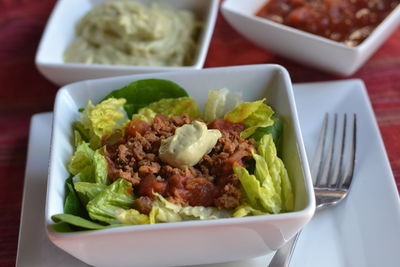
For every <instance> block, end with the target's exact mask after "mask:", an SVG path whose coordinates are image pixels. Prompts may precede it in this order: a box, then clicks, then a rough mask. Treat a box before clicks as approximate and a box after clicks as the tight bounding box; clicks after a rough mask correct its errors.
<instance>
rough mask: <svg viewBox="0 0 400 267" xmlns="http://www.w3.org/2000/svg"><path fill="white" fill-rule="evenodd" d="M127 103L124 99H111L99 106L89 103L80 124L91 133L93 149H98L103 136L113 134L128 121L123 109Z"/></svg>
mask: <svg viewBox="0 0 400 267" xmlns="http://www.w3.org/2000/svg"><path fill="white" fill-rule="evenodd" d="M125 102H126V100H125V99H123V98H121V99H116V98H109V99H106V100H104V101H102V102H100V103H99V104H97V105H93V104H92V102H91V101H90V100H89V101H88V103H87V105H86V107H85V109H84V111H83V113H82V115H81V119H80V122H81V123H82V125H83V126H84V127H85V129H87V130H88V132H89V136H90V145H91V147H92V148H98V147H99V146H100V139H101V137H102V136H103V135H105V134H111V133H112V131H113V130H115V129H117V128H120V127H121V126H122V125H123V124H124V123H125V122H126V121H127V120H128V117H127V115H126V112H125V111H124V109H123V105H124V104H125Z"/></svg>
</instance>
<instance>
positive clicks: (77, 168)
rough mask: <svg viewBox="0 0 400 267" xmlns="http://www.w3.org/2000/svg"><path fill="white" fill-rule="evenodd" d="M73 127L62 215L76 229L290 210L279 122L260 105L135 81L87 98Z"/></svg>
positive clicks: (57, 217)
mask: <svg viewBox="0 0 400 267" xmlns="http://www.w3.org/2000/svg"><path fill="white" fill-rule="evenodd" d="M201 110H202V111H201ZM70 126H71V131H72V136H73V147H74V151H73V155H72V156H71V158H70V160H69V162H68V163H67V170H68V172H69V175H70V177H69V178H68V179H67V180H66V182H65V183H66V185H65V188H66V193H65V202H64V213H60V214H53V215H52V219H53V221H54V222H56V223H59V224H62V225H64V226H65V225H67V226H68V227H69V228H70V230H72V231H79V230H89V229H92V230H94V229H103V228H113V227H118V226H124V225H141V224H155V223H166V222H179V221H188V220H210V219H219V218H231V217H235V218H238V217H245V216H256V215H266V214H278V213H286V212H290V211H293V210H294V193H293V188H292V184H291V179H289V175H288V172H287V170H286V168H285V165H284V163H283V161H282V160H281V159H280V157H279V154H280V151H279V148H280V139H281V138H280V137H281V133H282V123H281V120H280V118H279V114H277V113H276V112H274V110H273V108H272V107H271V106H269V105H268V104H266V99H265V98H262V99H259V100H257V101H248V102H246V101H244V100H243V98H242V96H241V95H240V94H239V93H237V92H233V91H230V90H229V89H227V88H221V89H217V90H210V91H209V92H208V97H207V99H206V101H205V104H204V107H203V108H202V109H200V107H199V106H198V104H197V102H196V100H195V99H194V98H192V97H191V96H190V95H189V94H188V93H187V91H186V90H185V89H184V88H182V87H181V86H180V85H178V84H177V83H175V82H173V81H170V80H167V79H141V80H137V81H134V82H131V83H130V84H128V85H126V86H125V87H123V88H121V89H117V90H114V91H112V92H110V93H109V94H108V95H106V96H105V97H104V98H103V99H102V100H100V101H99V102H98V103H92V101H91V100H89V101H88V102H87V104H86V106H85V107H84V108H81V109H80V115H79V117H78V118H77V120H75V121H74V122H73V123H72V125H70Z"/></svg>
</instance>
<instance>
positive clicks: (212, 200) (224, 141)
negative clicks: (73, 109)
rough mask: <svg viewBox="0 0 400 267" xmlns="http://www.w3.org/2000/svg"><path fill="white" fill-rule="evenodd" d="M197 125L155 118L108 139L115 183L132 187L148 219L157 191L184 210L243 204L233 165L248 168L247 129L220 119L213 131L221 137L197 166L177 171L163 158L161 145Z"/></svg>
mask: <svg viewBox="0 0 400 267" xmlns="http://www.w3.org/2000/svg"><path fill="white" fill-rule="evenodd" d="M191 122H192V120H191V119H190V118H189V117H188V116H186V115H183V116H175V117H172V118H167V117H165V116H163V115H156V116H155V118H154V119H153V122H152V124H151V125H150V124H148V123H146V122H145V121H142V120H133V121H131V122H130V123H129V124H128V125H127V126H126V129H125V134H124V135H122V133H121V132H116V133H113V134H112V135H110V136H105V137H103V139H102V143H103V145H104V146H105V156H106V160H107V164H108V177H109V179H110V180H111V181H115V180H116V179H118V178H123V179H126V180H128V181H130V182H131V183H132V184H133V190H134V191H135V193H136V194H137V195H138V196H140V197H139V198H138V199H137V200H136V201H135V204H134V205H135V208H136V209H138V210H139V211H140V212H142V213H145V214H148V212H149V211H150V210H151V199H154V198H155V196H154V194H153V192H156V193H158V194H161V195H162V196H164V197H165V198H166V199H168V200H169V201H171V202H172V203H175V204H178V205H182V206H187V205H190V206H205V207H218V208H228V209H232V208H235V207H237V206H238V205H240V204H241V203H242V202H243V196H242V194H241V190H240V182H239V179H238V177H237V176H236V175H235V174H234V172H233V168H232V166H233V165H235V164H237V165H240V166H246V164H247V163H246V161H248V160H249V159H251V151H252V150H253V149H254V146H253V143H252V141H251V140H245V139H242V138H241V137H240V132H241V131H242V130H243V129H244V126H243V125H242V124H240V123H231V122H229V121H226V120H222V119H219V120H215V121H213V122H212V123H210V124H209V125H208V127H209V128H213V129H218V130H220V131H221V134H222V136H221V137H220V138H219V140H218V142H217V144H216V145H215V146H214V148H213V149H212V151H211V152H210V153H209V154H206V155H204V156H203V158H202V159H201V160H200V161H199V162H198V163H197V164H196V165H195V166H193V167H188V168H185V169H179V168H175V167H173V166H171V165H169V164H167V163H165V162H163V161H161V160H160V158H159V157H158V150H159V148H160V144H161V140H163V139H165V138H168V137H170V136H171V135H173V134H174V133H175V129H176V128H177V127H180V126H182V125H184V124H188V123H191Z"/></svg>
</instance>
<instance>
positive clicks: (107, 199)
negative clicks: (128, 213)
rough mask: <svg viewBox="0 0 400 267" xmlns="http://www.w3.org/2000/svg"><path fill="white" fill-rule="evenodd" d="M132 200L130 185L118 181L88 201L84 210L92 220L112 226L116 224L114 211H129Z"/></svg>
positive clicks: (122, 180)
mask: <svg viewBox="0 0 400 267" xmlns="http://www.w3.org/2000/svg"><path fill="white" fill-rule="evenodd" d="M133 200H134V198H133V193H132V184H131V183H130V182H128V181H127V180H124V179H118V180H116V181H115V182H113V183H112V184H111V185H109V186H107V188H106V189H105V190H104V191H102V192H100V193H99V194H97V195H96V197H95V198H93V199H92V200H90V201H89V203H88V204H87V205H86V209H87V211H88V213H89V216H90V218H91V219H92V220H96V221H100V222H105V223H108V224H113V223H117V222H118V219H117V218H116V213H115V212H116V210H118V209H120V208H122V209H130V208H131V207H132V205H133Z"/></svg>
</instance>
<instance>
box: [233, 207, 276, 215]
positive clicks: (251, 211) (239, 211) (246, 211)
mask: <svg viewBox="0 0 400 267" xmlns="http://www.w3.org/2000/svg"><path fill="white" fill-rule="evenodd" d="M268 214H270V213H269V212H265V211H261V210H258V209H255V208H253V207H252V206H250V205H249V204H243V205H240V206H239V207H237V208H236V209H235V212H234V213H233V215H232V217H234V218H240V217H245V216H250V215H268Z"/></svg>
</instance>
